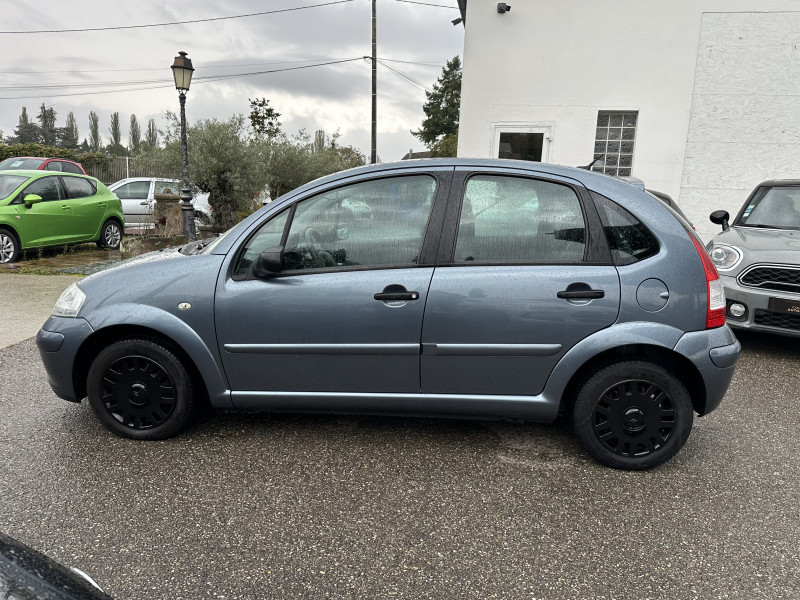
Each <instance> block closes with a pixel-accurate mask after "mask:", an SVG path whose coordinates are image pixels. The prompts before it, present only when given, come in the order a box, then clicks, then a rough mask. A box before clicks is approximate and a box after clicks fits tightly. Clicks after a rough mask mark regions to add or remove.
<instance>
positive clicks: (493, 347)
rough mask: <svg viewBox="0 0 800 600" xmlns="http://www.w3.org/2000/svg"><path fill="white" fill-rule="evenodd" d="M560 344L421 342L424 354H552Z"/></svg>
mask: <svg viewBox="0 0 800 600" xmlns="http://www.w3.org/2000/svg"><path fill="white" fill-rule="evenodd" d="M561 347H562V346H561V344H422V354H424V355H425V356H554V355H556V354H558V353H559V352H561Z"/></svg>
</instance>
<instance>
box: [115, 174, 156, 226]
mask: <svg viewBox="0 0 800 600" xmlns="http://www.w3.org/2000/svg"><path fill="white" fill-rule="evenodd" d="M152 183H153V182H152V181H151V180H150V179H143V180H137V181H129V182H128V183H124V184H122V185H121V186H119V187H117V188H114V190H113V192H114V193H115V194H116V195H117V198H119V199H120V202H121V203H122V213H123V215H124V216H125V227H126V228H127V227H131V228H134V229H137V228H146V227H149V225H150V223H151V221H152V219H151V217H150V215H151V214H152V212H153V203H152V199H153V195H152V189H151V188H152Z"/></svg>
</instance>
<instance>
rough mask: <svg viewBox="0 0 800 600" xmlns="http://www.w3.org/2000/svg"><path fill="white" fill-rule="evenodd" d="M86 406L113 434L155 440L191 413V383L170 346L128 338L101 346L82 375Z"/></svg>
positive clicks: (181, 425) (174, 429) (177, 427)
mask: <svg viewBox="0 0 800 600" xmlns="http://www.w3.org/2000/svg"><path fill="white" fill-rule="evenodd" d="M87 393H88V396H89V404H90V405H91V406H92V409H93V410H94V412H95V414H96V415H97V416H98V418H99V419H100V420H101V421H102V422H103V424H105V425H106V427H108V428H109V429H110V430H111V431H113V432H114V433H116V434H118V435H121V436H123V437H129V438H133V439H139V440H160V439H164V438H167V437H170V436H171V435H174V434H176V433H178V432H179V431H180V430H181V429H183V428H184V427H185V426H186V425H187V424H188V423H189V421H190V420H191V418H192V414H193V412H194V401H193V398H192V381H191V378H190V377H189V374H188V372H187V370H186V368H185V367H184V365H183V363H182V362H181V360H180V359H179V358H178V357H177V356H176V354H175V353H174V352H173V350H172V349H170V348H169V347H167V346H166V345H164V344H161V343H160V342H156V341H153V340H147V339H129V340H124V341H121V342H117V343H115V344H112V345H110V346H108V347H107V348H105V349H103V350H102V351H101V352H100V354H98V356H97V358H95V360H94V362H93V363H92V365H91V367H90V368H89V374H88V377H87Z"/></svg>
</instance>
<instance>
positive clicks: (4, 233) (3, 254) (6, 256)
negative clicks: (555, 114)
mask: <svg viewBox="0 0 800 600" xmlns="http://www.w3.org/2000/svg"><path fill="white" fill-rule="evenodd" d="M18 258H19V240H17V236H16V235H14V233H13V232H11V231H9V230H8V229H0V263H10V262H14V261H15V260H17V259H18Z"/></svg>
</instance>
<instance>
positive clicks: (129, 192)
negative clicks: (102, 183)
mask: <svg viewBox="0 0 800 600" xmlns="http://www.w3.org/2000/svg"><path fill="white" fill-rule="evenodd" d="M114 193H115V194H116V195H117V198H119V199H120V200H147V196H148V194H149V193H150V182H149V181H132V182H130V183H126V184H125V185H121V186H119V187H118V188H117V189H115V190H114Z"/></svg>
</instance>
